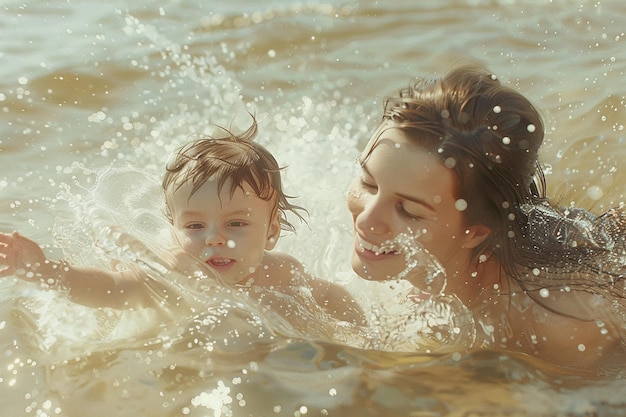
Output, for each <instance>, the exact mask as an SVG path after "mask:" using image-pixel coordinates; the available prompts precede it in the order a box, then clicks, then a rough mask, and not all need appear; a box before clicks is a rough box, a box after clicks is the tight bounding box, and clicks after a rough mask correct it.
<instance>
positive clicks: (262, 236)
mask: <svg viewBox="0 0 626 417" xmlns="http://www.w3.org/2000/svg"><path fill="white" fill-rule="evenodd" d="M191 188H192V186H191V184H190V183H189V182H187V183H185V184H184V185H183V186H181V187H180V188H178V189H176V190H175V191H173V192H172V191H171V190H168V191H167V201H168V203H169V205H170V211H171V213H172V221H173V226H174V229H175V230H176V233H177V236H178V239H179V241H180V244H181V246H182V248H183V249H184V250H185V251H186V252H188V253H190V254H192V255H194V256H197V257H199V258H200V259H201V260H202V261H204V262H205V263H206V264H207V265H208V266H209V268H211V269H212V270H213V271H215V272H217V273H218V274H219V275H220V277H221V278H222V279H223V280H224V281H226V282H227V283H229V284H236V283H239V282H242V281H244V280H245V278H246V277H248V276H249V275H250V274H252V273H253V272H254V271H255V270H256V269H257V268H259V267H262V265H261V264H262V261H263V256H264V253H265V250H271V249H272V248H273V247H274V246H275V244H276V241H277V239H278V235H279V233H280V222H279V218H278V215H277V214H274V215H273V216H272V212H273V205H274V202H273V201H265V200H261V199H260V198H258V197H257V196H256V195H255V194H254V193H253V192H252V189H251V188H250V186H249V185H248V184H245V183H244V184H243V190H242V189H241V188H237V190H236V191H235V193H234V195H233V196H232V197H231V196H230V188H231V187H230V180H229V181H227V182H226V183H225V184H224V186H223V187H222V190H221V193H218V190H217V181H216V180H215V179H209V180H208V181H206V182H205V183H204V184H203V185H202V186H201V187H200V188H199V189H198V190H197V191H196V192H195V193H194V194H193V195H191Z"/></svg>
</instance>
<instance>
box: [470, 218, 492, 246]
mask: <svg viewBox="0 0 626 417" xmlns="http://www.w3.org/2000/svg"><path fill="white" fill-rule="evenodd" d="M490 234H491V228H489V227H487V226H485V225H483V224H475V225H473V226H469V227H468V228H467V229H465V236H464V239H463V247H464V248H468V249H473V248H475V247H476V246H478V245H480V244H481V243H483V242H484V241H485V239H487V238H488V237H489V235H490Z"/></svg>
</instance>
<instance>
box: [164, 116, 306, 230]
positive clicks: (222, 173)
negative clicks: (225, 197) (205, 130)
mask: <svg viewBox="0 0 626 417" xmlns="http://www.w3.org/2000/svg"><path fill="white" fill-rule="evenodd" d="M252 119H253V121H252V124H251V126H250V127H249V128H248V129H247V130H246V131H245V132H243V133H241V134H239V135H237V134H234V133H232V132H231V131H230V130H229V129H226V128H221V127H220V129H221V130H223V131H224V132H225V135H224V136H220V137H205V138H201V139H197V140H194V141H192V142H189V143H187V144H185V145H183V146H182V147H180V148H179V149H177V150H176V151H175V152H174V153H173V154H172V155H171V156H170V159H169V161H168V162H167V164H166V167H165V176H164V177H163V184H162V185H163V190H165V191H168V190H171V191H175V190H176V189H178V188H179V187H181V186H182V185H183V184H186V183H191V185H192V189H191V195H193V194H194V193H195V192H196V191H197V190H198V189H199V188H200V187H202V185H203V184H204V183H205V182H206V181H208V180H209V179H215V180H216V181H217V189H218V192H220V193H221V191H222V189H223V187H224V185H225V184H226V182H227V181H228V180H230V190H229V192H230V195H231V196H232V195H233V194H234V193H235V192H236V191H237V189H238V188H242V187H243V185H244V184H247V185H249V186H250V187H251V188H252V191H253V192H254V194H255V195H256V196H257V197H259V198H260V199H262V200H265V201H273V202H274V207H273V211H272V216H273V215H275V214H276V213H277V212H278V214H279V217H280V224H281V228H282V229H283V230H288V231H295V227H294V226H293V224H291V223H290V222H289V220H288V219H287V212H289V211H290V212H292V213H293V214H294V215H295V216H296V217H297V218H299V219H300V220H301V221H304V222H306V220H305V219H304V217H303V216H302V215H301V214H300V213H299V211H304V212H306V210H305V209H304V208H302V207H300V206H297V205H294V204H292V203H290V202H289V199H290V198H292V196H288V195H286V194H285V193H284V192H283V187H282V180H281V175H280V171H281V169H282V168H281V167H279V165H278V162H277V161H276V159H275V158H274V156H273V155H272V154H271V153H270V152H269V151H268V150H267V149H265V147H263V146H262V145H260V144H258V143H256V142H254V138H255V137H256V134H257V130H258V125H257V122H256V119H255V118H254V116H253V117H252ZM166 194H167V193H166ZM168 207H169V202H168ZM168 210H169V209H168ZM167 215H168V218H170V220H171V213H167Z"/></svg>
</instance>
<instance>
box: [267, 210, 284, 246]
mask: <svg viewBox="0 0 626 417" xmlns="http://www.w3.org/2000/svg"><path fill="white" fill-rule="evenodd" d="M280 231H281V228H280V218H279V217H278V214H276V215H275V216H274V217H273V218H272V221H271V222H270V225H269V227H268V228H267V241H266V242H265V250H272V249H274V247H275V246H276V244H277V243H278V238H279V237H280Z"/></svg>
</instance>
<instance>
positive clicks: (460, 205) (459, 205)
mask: <svg viewBox="0 0 626 417" xmlns="http://www.w3.org/2000/svg"><path fill="white" fill-rule="evenodd" d="M454 207H455V208H456V209H457V210H458V211H465V210H466V209H467V201H465V200H463V199H462V198H459V199H458V200H456V201H455V202H454Z"/></svg>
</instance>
